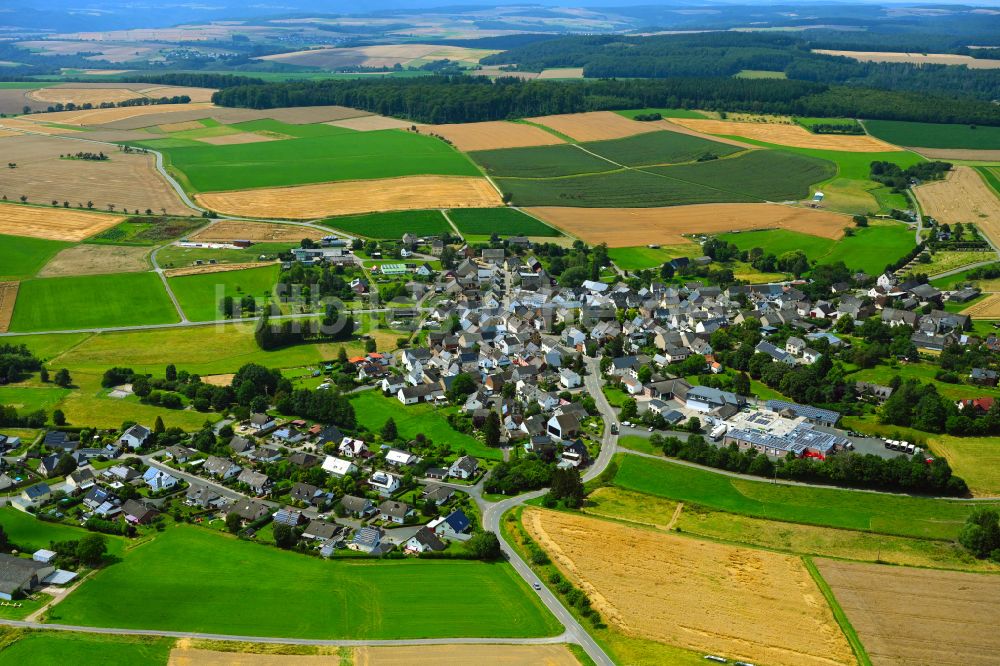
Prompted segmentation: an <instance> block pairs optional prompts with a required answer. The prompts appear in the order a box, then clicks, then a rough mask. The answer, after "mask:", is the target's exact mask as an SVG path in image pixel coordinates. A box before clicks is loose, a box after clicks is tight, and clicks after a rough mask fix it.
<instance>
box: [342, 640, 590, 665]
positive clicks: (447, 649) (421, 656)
mask: <svg viewBox="0 0 1000 666" xmlns="http://www.w3.org/2000/svg"><path fill="white" fill-rule="evenodd" d="M579 663H580V662H579V661H577V659H576V657H574V656H573V653H572V652H570V651H569V649H568V648H567V647H566V646H565V645H403V646H399V647H395V646H393V647H381V646H380V647H367V646H366V647H359V648H355V650H354V666H439V665H441V664H490V666H521V665H522V664H534V665H536V666H577V665H578V664H579Z"/></svg>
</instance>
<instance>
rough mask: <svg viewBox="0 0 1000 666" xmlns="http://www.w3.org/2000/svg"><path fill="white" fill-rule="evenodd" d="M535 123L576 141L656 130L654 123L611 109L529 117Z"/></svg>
mask: <svg viewBox="0 0 1000 666" xmlns="http://www.w3.org/2000/svg"><path fill="white" fill-rule="evenodd" d="M528 120H529V121H531V122H533V123H538V124H539V125H545V126H546V127H549V128H551V129H554V130H555V131H557V132H559V133H560V134H565V135H566V136H568V137H570V138H572V139H574V140H575V141H604V140H605V139H624V138H625V137H627V136H635V135H636V134H644V133H646V132H655V131H656V130H658V129H662V128H660V127H657V126H656V125H655V124H653V123H640V122H638V121H636V120H630V119H629V118H626V117H625V116H620V115H618V114H617V113H613V112H611V111H591V112H589V113H568V114H564V115H561V116H539V117H537V118H528Z"/></svg>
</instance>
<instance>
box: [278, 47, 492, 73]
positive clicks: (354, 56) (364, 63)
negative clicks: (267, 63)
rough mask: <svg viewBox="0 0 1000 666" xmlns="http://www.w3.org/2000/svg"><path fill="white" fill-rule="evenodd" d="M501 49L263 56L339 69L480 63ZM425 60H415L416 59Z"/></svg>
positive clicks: (336, 51)
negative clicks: (440, 61) (441, 63)
mask: <svg viewBox="0 0 1000 666" xmlns="http://www.w3.org/2000/svg"><path fill="white" fill-rule="evenodd" d="M494 53H499V51H496V50H490V49H471V48H465V47H461V46H445V45H434V44H377V45H374V46H360V47H352V48H321V49H310V50H307V51H295V52H293V53H278V54H275V55H268V56H263V57H261V58H259V59H260V60H276V61H278V62H284V63H291V64H294V65H306V66H309V67H322V68H326V69H336V68H340V67H392V66H394V65H396V64H399V65H403V66H406V65H409V64H410V63H413V64H422V63H423V61H429V60H443V59H448V60H455V61H458V62H464V63H468V64H476V63H478V62H479V60H480V59H482V58H485V57H486V56H488V55H492V54H494ZM417 60H419V61H421V62H420V63H414V61H417Z"/></svg>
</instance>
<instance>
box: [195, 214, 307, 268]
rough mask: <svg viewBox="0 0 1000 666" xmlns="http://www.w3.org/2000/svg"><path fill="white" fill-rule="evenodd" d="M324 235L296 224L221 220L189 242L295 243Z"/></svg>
mask: <svg viewBox="0 0 1000 666" xmlns="http://www.w3.org/2000/svg"><path fill="white" fill-rule="evenodd" d="M325 235H326V234H325V233H324V232H322V231H320V230H319V229H313V228H311V227H303V226H300V225H297V224H277V223H271V222H240V221H239V220H222V221H220V222H216V223H215V224H213V225H211V226H209V227H205V228H204V229H202V230H201V231H199V232H198V233H196V234H194V235H193V236H191V237H190V240H192V241H195V242H198V243H228V242H230V241H234V240H248V241H253V242H254V243H297V242H299V241H300V240H302V239H303V238H311V239H313V240H318V239H320V238H322V237H323V236H325ZM227 265H230V264H227Z"/></svg>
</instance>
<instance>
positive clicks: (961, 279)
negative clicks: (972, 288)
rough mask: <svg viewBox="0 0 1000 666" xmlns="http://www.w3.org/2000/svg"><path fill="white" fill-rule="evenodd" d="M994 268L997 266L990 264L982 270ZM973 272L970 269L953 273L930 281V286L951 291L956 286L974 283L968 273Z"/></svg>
mask: <svg viewBox="0 0 1000 666" xmlns="http://www.w3.org/2000/svg"><path fill="white" fill-rule="evenodd" d="M996 266H997V264H990V265H988V266H984V267H983V268H989V267H996ZM974 270H976V269H974V268H970V269H968V270H964V271H962V272H961V273H955V274H954V275H951V276H949V277H943V278H936V279H934V280H931V284H932V285H933V286H935V287H937V288H938V289H951V288H952V287H953V286H954V285H956V284H962V283H965V282H975V280H973V279H972V278H970V277H969V273H971V272H972V271H974Z"/></svg>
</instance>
